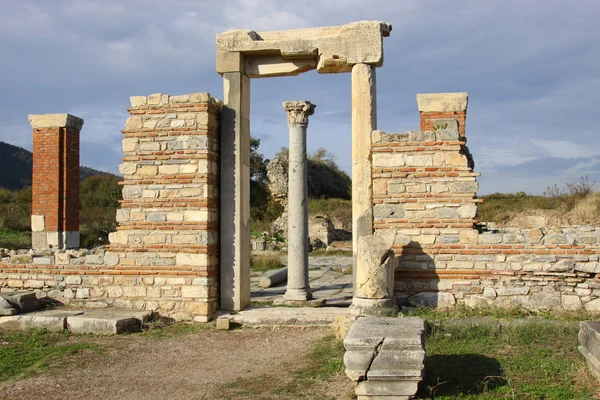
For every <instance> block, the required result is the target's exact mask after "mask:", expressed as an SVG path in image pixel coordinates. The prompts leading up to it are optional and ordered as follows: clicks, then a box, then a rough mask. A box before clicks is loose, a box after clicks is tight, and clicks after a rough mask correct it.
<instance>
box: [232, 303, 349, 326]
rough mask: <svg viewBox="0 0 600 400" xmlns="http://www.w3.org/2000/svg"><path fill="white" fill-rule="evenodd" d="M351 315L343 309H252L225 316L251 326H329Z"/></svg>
mask: <svg viewBox="0 0 600 400" xmlns="http://www.w3.org/2000/svg"><path fill="white" fill-rule="evenodd" d="M342 315H349V314H348V309H347V308H341V307H318V308H314V307H250V308H247V309H245V310H242V311H240V312H238V313H236V314H223V315H222V317H227V318H229V319H230V320H231V321H233V322H235V323H238V324H241V325H250V326H329V325H331V324H332V323H333V322H334V321H335V319H336V317H339V316H342Z"/></svg>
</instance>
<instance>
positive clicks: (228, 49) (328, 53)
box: [217, 21, 392, 76]
mask: <svg viewBox="0 0 600 400" xmlns="http://www.w3.org/2000/svg"><path fill="white" fill-rule="evenodd" d="M391 29H392V27H391V25H389V24H385V23H383V22H379V21H359V22H354V23H350V24H346V25H342V26H330V27H323V28H308V29H294V30H290V31H272V32H258V33H257V32H254V31H251V30H233V31H228V32H224V33H222V34H220V35H217V72H219V73H226V72H239V71H241V70H242V67H243V65H242V63H241V62H240V61H239V56H236V55H237V54H243V55H244V58H247V59H248V62H249V71H248V72H249V73H250V74H253V75H255V76H285V75H297V74H298V73H300V72H304V71H306V70H309V69H313V68H314V67H315V66H316V68H317V71H318V72H319V73H333V72H349V71H350V69H351V67H352V66H353V65H355V64H358V63H365V64H371V65H374V66H381V65H382V63H383V43H382V37H384V36H389V33H390V31H391ZM223 53H225V54H223ZM226 53H233V54H232V55H229V54H226ZM265 54H267V55H270V56H269V57H265ZM305 60H306V61H305ZM311 60H318V63H317V65H314V64H313V63H311V62H310V61H311ZM302 61H305V62H304V63H301V62H302ZM235 68H238V70H235V71H233V70H234V69H235ZM261 69H262V71H261Z"/></svg>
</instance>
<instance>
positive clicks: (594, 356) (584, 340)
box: [578, 321, 600, 380]
mask: <svg viewBox="0 0 600 400" xmlns="http://www.w3.org/2000/svg"><path fill="white" fill-rule="evenodd" d="M580 326H581V328H580V330H579V347H578V349H579V351H580V352H581V354H583V356H584V357H585V359H586V361H587V364H588V367H589V368H590V371H592V373H593V374H594V375H595V376H596V378H597V379H599V380H600V321H581V325H580Z"/></svg>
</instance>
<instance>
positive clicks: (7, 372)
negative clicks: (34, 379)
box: [0, 329, 95, 382]
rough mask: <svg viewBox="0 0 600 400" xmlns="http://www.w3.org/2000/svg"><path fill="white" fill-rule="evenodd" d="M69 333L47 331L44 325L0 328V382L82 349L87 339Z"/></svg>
mask: <svg viewBox="0 0 600 400" xmlns="http://www.w3.org/2000/svg"><path fill="white" fill-rule="evenodd" d="M71 336H72V335H69V334H68V333H50V332H47V331H46V330H44V329H31V330H28V331H25V332H2V331H0V382H5V381H7V380H10V379H14V378H17V377H22V376H26V375H29V374H32V373H35V372H38V371H40V370H43V369H46V368H48V367H49V366H50V365H52V364H55V363H57V362H59V361H60V360H61V359H62V358H63V357H65V356H68V355H72V354H75V353H77V352H79V351H82V350H85V349H92V350H94V349H95V348H94V346H93V345H91V344H89V343H74V342H72V341H70V340H69V339H70V337H71Z"/></svg>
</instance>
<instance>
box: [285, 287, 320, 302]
mask: <svg viewBox="0 0 600 400" xmlns="http://www.w3.org/2000/svg"><path fill="white" fill-rule="evenodd" d="M312 298H313V295H312V293H310V292H309V291H308V289H287V290H286V291H285V294H284V295H283V300H300V301H306V300H312Z"/></svg>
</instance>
